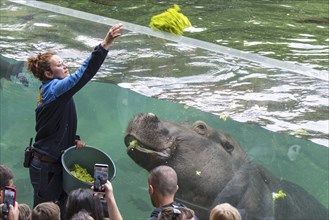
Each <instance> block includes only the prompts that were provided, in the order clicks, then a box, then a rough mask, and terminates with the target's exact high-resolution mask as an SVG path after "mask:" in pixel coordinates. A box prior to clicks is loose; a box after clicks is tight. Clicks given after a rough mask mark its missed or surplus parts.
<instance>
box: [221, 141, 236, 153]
mask: <svg viewBox="0 0 329 220" xmlns="http://www.w3.org/2000/svg"><path fill="white" fill-rule="evenodd" d="M222 145H223V147H224V149H225V150H226V151H227V152H229V153H230V152H232V151H233V150H234V147H233V145H232V144H230V143H229V142H225V143H223V144H222Z"/></svg>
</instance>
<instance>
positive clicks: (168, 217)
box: [158, 207, 194, 220]
mask: <svg viewBox="0 0 329 220" xmlns="http://www.w3.org/2000/svg"><path fill="white" fill-rule="evenodd" d="M158 220H194V211H193V210H192V209H189V208H187V207H167V208H164V209H162V211H161V212H160V213H159V216H158Z"/></svg>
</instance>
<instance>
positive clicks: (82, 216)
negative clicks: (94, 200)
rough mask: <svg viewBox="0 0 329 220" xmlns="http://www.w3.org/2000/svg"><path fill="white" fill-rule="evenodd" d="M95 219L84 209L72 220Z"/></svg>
mask: <svg viewBox="0 0 329 220" xmlns="http://www.w3.org/2000/svg"><path fill="white" fill-rule="evenodd" d="M91 219H93V217H91V215H90V214H89V213H88V212H87V211H86V210H84V209H82V210H81V211H79V212H77V213H75V214H74V215H73V216H72V218H71V219H70V220H91Z"/></svg>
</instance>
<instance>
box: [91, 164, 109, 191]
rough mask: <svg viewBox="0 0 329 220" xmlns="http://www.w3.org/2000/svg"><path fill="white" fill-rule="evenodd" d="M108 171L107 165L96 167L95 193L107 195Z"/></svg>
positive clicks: (97, 165) (96, 165)
mask: <svg viewBox="0 0 329 220" xmlns="http://www.w3.org/2000/svg"><path fill="white" fill-rule="evenodd" d="M108 169H109V166H108V165H107V164H99V163H96V164H95V166H94V192H98V193H105V187H104V184H105V183H106V182H107V179H108Z"/></svg>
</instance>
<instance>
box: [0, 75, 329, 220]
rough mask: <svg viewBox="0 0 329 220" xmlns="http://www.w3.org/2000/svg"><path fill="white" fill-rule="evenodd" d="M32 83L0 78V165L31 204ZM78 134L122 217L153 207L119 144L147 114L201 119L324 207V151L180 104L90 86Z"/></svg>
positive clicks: (138, 171)
mask: <svg viewBox="0 0 329 220" xmlns="http://www.w3.org/2000/svg"><path fill="white" fill-rule="evenodd" d="M38 86H39V85H38V82H33V83H31V85H30V87H24V86H23V85H21V84H18V83H14V82H11V81H7V80H5V79H1V87H0V88H1V90H0V91H1V93H0V104H1V112H0V113H1V114H0V116H1V129H0V132H1V133H0V163H2V164H5V165H7V166H9V167H10V168H12V169H13V171H14V173H15V179H14V184H15V185H16V186H17V193H18V194H17V200H18V202H25V203H28V204H31V202H32V188H31V185H30V182H29V179H28V170H27V169H25V168H23V166H22V161H23V150H24V149H25V147H26V146H27V145H28V142H29V138H30V137H33V136H34V135H35V131H34V124H35V123H34V109H35V106H36V98H37V93H38ZM75 100H76V105H77V111H78V118H79V123H78V134H79V135H80V136H81V137H82V139H83V140H84V141H86V142H87V144H88V145H91V146H95V147H98V148H100V149H102V150H103V151H105V152H106V153H107V154H108V155H110V157H111V158H112V159H113V161H114V163H115V165H116V167H117V176H116V178H115V179H114V180H113V186H114V190H115V195H116V199H117V202H118V206H119V208H120V210H121V212H122V214H123V217H124V219H146V218H147V217H148V216H149V214H150V212H151V210H152V209H153V207H152V205H151V203H150V200H149V196H148V192H147V172H146V171H144V170H143V169H142V168H140V167H139V166H137V165H136V164H135V163H134V162H133V161H132V160H131V159H130V158H129V157H128V155H127V154H126V149H125V146H124V142H123V137H124V131H125V129H126V126H127V125H128V122H129V121H130V120H131V119H132V118H133V116H134V115H135V114H137V113H139V112H153V113H155V114H157V115H158V116H159V117H160V118H163V119H169V120H175V121H190V122H194V121H195V120H199V119H201V120H204V121H206V122H207V123H208V124H209V125H211V126H213V127H215V128H217V129H219V130H222V131H225V132H226V133H229V134H230V135H231V136H233V137H234V138H235V139H236V140H237V141H238V142H239V143H240V144H241V146H242V148H243V149H245V151H246V152H247V153H248V154H249V156H250V157H252V158H253V159H254V160H255V161H257V162H259V163H261V164H263V165H264V166H266V167H267V168H269V169H270V170H271V171H272V172H273V173H274V174H275V175H276V176H278V177H279V178H283V179H287V180H290V181H293V182H295V183H297V184H299V185H301V186H302V187H303V188H305V189H306V190H307V191H309V192H310V193H312V194H313V195H314V196H316V197H317V198H318V199H319V200H320V201H321V202H322V203H323V204H324V205H325V206H327V207H328V189H329V183H328V170H329V165H328V152H329V149H328V148H326V147H323V146H320V145H317V144H314V143H312V142H310V141H307V140H302V139H299V138H294V137H292V136H288V135H283V134H278V133H274V132H270V131H268V130H265V129H263V128H261V127H259V126H256V125H250V124H243V123H239V122H236V121H233V120H227V121H223V120H222V119H220V118H219V117H218V116H215V115H213V114H209V113H205V112H202V111H199V110H196V109H194V108H191V107H189V108H188V107H186V106H184V105H180V104H175V103H172V102H168V101H163V100H158V99H154V98H148V97H145V96H142V95H140V94H137V93H135V92H132V91H130V90H128V89H123V88H121V87H118V86H116V85H113V84H107V83H98V82H91V83H90V84H88V85H87V86H86V87H85V88H84V89H83V90H81V91H80V92H79V93H78V94H77V95H76V96H75ZM292 145H299V146H301V151H300V154H299V155H298V156H297V158H296V160H294V161H291V160H289V158H288V156H287V152H288V148H289V147H290V146H292Z"/></svg>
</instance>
